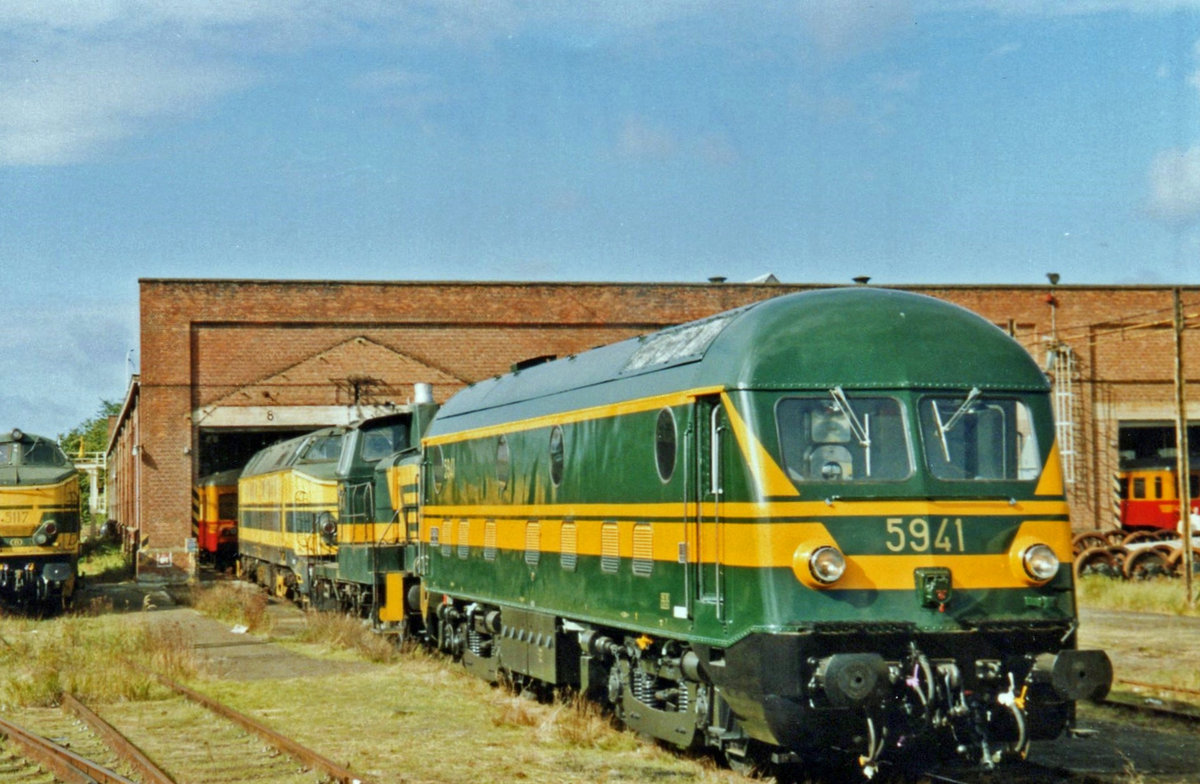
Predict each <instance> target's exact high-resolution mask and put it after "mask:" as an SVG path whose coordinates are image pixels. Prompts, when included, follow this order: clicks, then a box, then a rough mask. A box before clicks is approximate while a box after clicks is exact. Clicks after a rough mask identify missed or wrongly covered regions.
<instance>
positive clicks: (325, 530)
mask: <svg viewBox="0 0 1200 784" xmlns="http://www.w3.org/2000/svg"><path fill="white" fill-rule="evenodd" d="M317 529H318V530H319V531H320V532H321V536H323V537H324V538H325V541H326V542H328V543H329V544H336V543H337V520H334V519H333V515H331V514H329V512H321V514H320V516H318V517H317Z"/></svg>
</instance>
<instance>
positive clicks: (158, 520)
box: [138, 279, 1200, 572]
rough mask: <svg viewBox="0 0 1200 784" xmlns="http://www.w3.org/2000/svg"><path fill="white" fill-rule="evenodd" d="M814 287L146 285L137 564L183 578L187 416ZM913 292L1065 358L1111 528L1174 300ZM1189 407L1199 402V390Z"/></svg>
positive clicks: (330, 391) (1168, 357)
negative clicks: (1132, 425)
mask: <svg viewBox="0 0 1200 784" xmlns="http://www.w3.org/2000/svg"><path fill="white" fill-rule="evenodd" d="M806 288H809V287H806V286H785V285H744V284H729V285H722V284H697V285H692V284H601V283H595V284H593V283H575V284H555V283H487V282H483V283H467V282H449V283H439V282H310V281H217V280H159V279H149V280H142V281H141V352H142V353H141V367H142V374H141V397H140V400H139V406H138V407H139V410H138V413H139V416H140V418H141V434H140V450H141V451H140V454H139V459H140V469H141V480H140V488H139V489H140V494H139V497H140V521H141V539H142V542H143V544H144V545H145V549H144V553H143V554H144V558H143V561H142V562H141V563H140V565H139V567H140V568H144V569H154V568H157V566H158V565H159V564H160V562H162V563H161V565H162V566H168V564H169V567H168V571H169V570H170V569H175V570H182V571H184V572H186V571H187V570H188V568H189V564H190V561H189V560H188V558H187V556H186V552H185V549H184V545H185V543H186V540H187V537H188V536H189V534H190V503H191V501H190V494H191V489H190V488H191V485H192V482H193V479H194V477H193V472H194V470H195V466H196V459H195V458H196V455H195V454H194V453H193V448H194V445H195V444H196V442H197V438H196V436H197V428H198V427H200V426H202V425H203V423H202V422H198V421H194V419H196V418H199V419H203V417H204V416H205V415H206V412H207V411H209V410H211V409H213V408H214V407H221V406H226V407H229V406H252V405H258V406H261V405H264V404H269V405H311V406H319V405H344V404H346V402H347V395H349V394H351V386H352V384H351V383H350V382H349V381H347V380H348V379H359V380H362V379H364V378H367V377H370V384H368V387H369V393H370V394H371V395H373V396H374V397H376V398H378V399H379V400H378V401H377V402H381V401H382V400H383V399H393V400H394V401H395V402H403V400H404V399H405V396H406V395H408V394H410V393H411V384H412V383H414V382H417V381H433V382H434V383H435V387H436V396H437V398H438V399H445V398H446V397H448V396H449V395H450V394H452V393H453V392H454V391H455V390H456V389H457V388H458V387H460V386H461V385H462V384H465V383H468V382H471V381H475V380H479V379H481V378H486V377H488V376H491V375H494V374H497V373H502V372H504V371H506V370H507V369H508V367H509V366H510V365H511V364H512V363H513V362H515V361H518V360H521V359H525V358H528V357H531V356H537V355H542V354H557V355H560V356H561V355H565V354H569V353H573V352H577V351H581V350H584V349H587V348H590V347H593V346H597V345H602V344H605V343H610V342H613V341H615V340H620V339H622V338H624V337H628V336H630V335H634V334H639V333H643V332H647V331H650V330H653V329H657V328H659V327H662V326H665V325H669V324H675V323H679V322H682V321H688V320H691V319H695V318H700V317H703V316H706V315H710V314H712V313H716V312H719V311H722V310H726V309H728V308H732V307H736V306H738V305H742V304H746V303H748V302H752V301H756V300H760V299H764V298H767V297H772V296H777V295H780V294H784V293H789V292H793V291H800V290H804V289H806ZM904 288H907V289H908V290H911V291H916V292H920V293H925V294H928V295H931V296H936V297H939V298H942V299H947V300H949V301H952V302H955V303H958V304H960V305H962V306H964V307H966V308H969V309H971V310H974V311H976V312H978V313H980V314H981V315H983V316H984V317H985V318H987V319H989V320H990V321H992V322H994V323H996V324H998V325H1000V326H1001V327H1003V328H1005V329H1008V330H1010V331H1011V333H1012V334H1014V336H1015V337H1016V338H1017V339H1018V340H1019V341H1020V342H1021V343H1022V344H1023V345H1024V346H1025V347H1026V348H1027V349H1028V350H1029V351H1030V352H1031V354H1032V355H1033V356H1034V357H1035V358H1036V359H1038V361H1039V364H1040V363H1041V361H1042V358H1043V356H1044V353H1045V348H1046V345H1047V341H1048V340H1049V339H1050V338H1051V334H1052V331H1054V332H1056V333H1057V336H1058V339H1059V340H1060V341H1062V342H1063V343H1065V344H1067V345H1069V346H1070V347H1071V349H1072V350H1073V351H1074V353H1075V356H1076V358H1077V361H1078V367H1077V391H1078V394H1077V400H1076V406H1077V413H1078V420H1079V421H1078V422H1077V423H1076V426H1077V433H1078V439H1079V445H1082V446H1083V447H1085V448H1086V454H1082V455H1081V457H1080V461H1079V463H1080V466H1081V471H1080V476H1081V481H1080V482H1079V483H1078V485H1077V486H1076V487H1075V488H1073V489H1072V504H1073V514H1074V515H1075V519H1076V524H1077V526H1079V527H1092V526H1099V525H1103V524H1107V523H1109V522H1110V521H1109V519H1108V517H1107V516H1106V515H1107V514H1108V510H1109V508H1110V503H1109V494H1110V481H1109V478H1110V476H1111V473H1112V472H1113V471H1114V470H1115V443H1116V418H1118V417H1120V416H1121V415H1122V412H1127V411H1128V410H1130V408H1129V407H1130V406H1131V405H1134V406H1141V408H1142V409H1144V410H1145V411H1146V412H1148V413H1147V416H1148V417H1151V416H1152V417H1153V418H1159V419H1166V418H1169V417H1170V416H1171V414H1172V411H1173V408H1172V407H1173V400H1174V398H1173V394H1174V393H1173V386H1172V368H1173V366H1172V351H1173V343H1172V332H1171V330H1170V329H1169V326H1170V318H1171V308H1172V291H1171V289H1170V288H1166V287H1105V288H1091V287H1068V286H1060V287H1057V288H1056V289H1055V291H1054V298H1055V304H1054V307H1052V306H1051V304H1050V302H1049V301H1048V296H1049V289H1048V287H1045V286H1040V287H1037V286H1029V287H1011V286H909V287H904ZM1185 300H1187V301H1189V302H1190V303H1191V304H1193V305H1194V306H1195V307H1193V308H1192V310H1196V309H1200V290H1198V289H1197V288H1195V287H1192V288H1189V289H1187V290H1186V291H1185ZM1052 314H1053V325H1052ZM1148 325H1151V326H1148ZM1154 325H1156V326H1154ZM1052 327H1053V328H1052ZM1187 351H1188V352H1189V353H1190V355H1191V356H1195V357H1197V359H1196V361H1195V362H1193V364H1194V365H1195V367H1194V368H1193V375H1194V376H1196V377H1200V353H1198V352H1200V335H1197V334H1195V332H1193V333H1190V334H1188V336H1187ZM376 382H377V383H376ZM1193 388H1194V387H1193ZM1194 389H1195V388H1194ZM1192 397H1193V399H1198V400H1200V390H1196V391H1195V392H1194V393H1193V396H1192ZM1195 416H1197V417H1200V411H1198V412H1197V413H1196V414H1195Z"/></svg>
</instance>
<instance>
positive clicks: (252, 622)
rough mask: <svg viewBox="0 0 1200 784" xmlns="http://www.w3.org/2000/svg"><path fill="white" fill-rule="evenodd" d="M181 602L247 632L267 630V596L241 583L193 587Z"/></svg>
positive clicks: (269, 626)
mask: <svg viewBox="0 0 1200 784" xmlns="http://www.w3.org/2000/svg"><path fill="white" fill-rule="evenodd" d="M185 601H186V602H187V603H188V604H190V605H191V606H192V607H194V608H195V609H196V610H199V611H200V612H202V613H204V614H205V615H208V616H211V617H213V618H216V619H217V620H220V621H224V622H225V623H229V624H233V625H242V626H245V627H246V630H247V631H250V632H266V631H270V630H271V617H270V616H269V615H268V614H267V601H268V600H267V595H266V594H264V593H263V592H262V591H260V590H258V589H257V588H255V587H253V586H249V585H246V584H244V583H217V584H215V585H203V586H197V587H196V588H193V589H192V593H191V595H190V596H188V597H187V598H186V599H185Z"/></svg>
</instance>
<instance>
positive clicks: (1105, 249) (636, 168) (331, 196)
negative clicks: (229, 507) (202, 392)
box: [0, 0, 1200, 435]
mask: <svg viewBox="0 0 1200 784" xmlns="http://www.w3.org/2000/svg"><path fill="white" fill-rule="evenodd" d="M1198 121H1200V0H1193V1H1192V2H1168V1H1167V0H1128V1H1125V2H1122V1H1118V0H1057V1H1055V2H1051V1H1049V0H1047V1H1046V2H1037V1H1036V0H1024V1H1023V2H1018V1H1017V0H974V1H973V0H911V1H910V2H903V1H902V0H898V1H897V2H891V3H867V2H849V0H847V1H846V2H832V1H830V0H821V1H820V2H805V3H795V2H771V1H770V0H759V1H757V2H749V1H746V2H738V1H735V2H729V1H728V0H723V1H720V2H718V1H717V0H712V1H711V2H708V1H706V0H692V1H691V2H684V1H683V0H671V1H668V2H657V3H656V2H648V0H607V1H606V2H603V3H581V2H552V1H550V0H547V1H546V2H516V1H515V0H494V1H491V2H489V1H488V0H443V1H441V2H419V1H413V2H404V3H394V2H391V1H390V0H357V1H356V0H343V1H342V2H336V3H334V2H309V1H307V0H209V1H208V2H204V3H196V2H190V0H189V1H188V2H168V1H167V0H92V2H88V3H80V2H78V0H7V1H6V2H5V3H4V4H3V5H2V6H0V261H2V268H3V277H2V279H0V280H2V281H3V283H2V284H0V307H2V308H3V310H4V312H5V313H6V314H7V318H5V319H3V320H0V378H2V379H3V380H4V382H5V383H4V387H3V389H0V427H9V426H21V427H24V428H26V429H28V430H31V431H34V432H43V433H47V434H51V435H53V434H56V433H60V432H63V431H66V430H67V429H69V428H70V427H72V426H74V425H75V424H78V423H79V422H80V421H82V420H83V419H85V418H87V417H88V416H90V415H91V414H93V413H94V412H95V410H96V409H97V407H98V405H99V402H100V400H101V399H119V398H120V397H121V396H122V394H123V393H124V390H125V384H126V379H127V372H128V370H129V367H130V364H129V361H128V360H129V358H130V355H129V352H130V349H135V351H134V356H133V359H134V365H136V348H137V279H138V278H139V277H255V278H258V277H266V278H271V277H279V278H318V279H323V278H336V279H351V278H356V279H381V280H387V279H438V280H460V279H461V280H472V279H481V280H555V281H572V280H601V281H603V280H611V281H703V280H705V279H706V278H708V277H709V276H711V275H724V276H726V277H728V278H729V279H730V280H731V281H743V280H748V279H751V278H753V277H755V276H758V275H762V274H765V273H768V272H771V273H774V274H775V275H776V276H777V277H779V278H780V279H781V280H783V281H785V282H822V283H830V282H832V283H836V282H848V281H849V280H850V279H851V278H852V277H854V276H855V275H870V276H871V277H872V279H873V281H874V282H877V283H881V284H888V283H1017V284H1028V283H1041V282H1043V281H1044V280H1045V273H1046V272H1048V271H1051V270H1054V271H1057V272H1059V273H1061V275H1062V281H1063V282H1064V283H1093V284H1114V283H1193V284H1194V283H1200V226H1198V223H1200V122H1198Z"/></svg>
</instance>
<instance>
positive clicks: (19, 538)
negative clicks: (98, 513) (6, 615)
mask: <svg viewBox="0 0 1200 784" xmlns="http://www.w3.org/2000/svg"><path fill="white" fill-rule="evenodd" d="M79 514H80V508H79V475H78V473H77V472H76V470H75V466H74V464H72V463H71V461H70V460H69V459H67V456H66V455H65V454H63V451H62V449H60V448H59V446H58V444H56V443H55V442H54V441H51V440H50V439H48V438H43V437H41V436H35V435H32V434H30V433H23V432H21V431H20V430H15V429H14V430H12V431H10V432H8V433H4V434H0V600H3V601H4V602H6V603H9V604H13V605H16V606H19V607H23V608H30V609H59V608H61V607H62V606H63V605H64V604H66V603H67V602H69V601H70V599H71V596H72V594H73V593H74V591H75V582H76V575H77V573H78V563H79Z"/></svg>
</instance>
